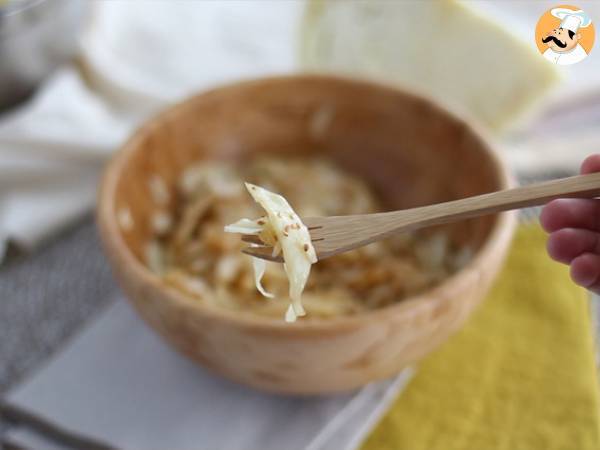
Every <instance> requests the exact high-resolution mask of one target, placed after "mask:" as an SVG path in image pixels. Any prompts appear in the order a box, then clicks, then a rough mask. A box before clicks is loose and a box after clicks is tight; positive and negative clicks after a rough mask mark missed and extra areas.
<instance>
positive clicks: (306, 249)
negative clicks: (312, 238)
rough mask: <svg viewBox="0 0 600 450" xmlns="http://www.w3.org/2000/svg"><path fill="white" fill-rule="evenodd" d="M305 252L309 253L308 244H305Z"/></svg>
mask: <svg viewBox="0 0 600 450" xmlns="http://www.w3.org/2000/svg"><path fill="white" fill-rule="evenodd" d="M304 251H305V252H307V251H308V244H304Z"/></svg>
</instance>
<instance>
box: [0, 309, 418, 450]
mask: <svg viewBox="0 0 600 450" xmlns="http://www.w3.org/2000/svg"><path fill="white" fill-rule="evenodd" d="M410 376H411V371H410V370H406V371H404V372H403V373H402V374H401V375H399V376H398V377H397V378H395V379H393V380H389V381H385V382H381V383H374V384H371V385H368V386H366V387H365V388H363V389H361V390H359V391H357V392H355V393H349V394H343V395H335V396H330V397H304V398H303V397H286V396H278V395H273V394H267V393H264V392H259V391H256V390H253V389H250V388H246V387H244V386H241V385H238V384H235V383H233V382H230V381H227V380H225V379H223V378H221V377H219V376H217V375H213V374H212V373H209V372H208V371H205V370H204V369H202V368H200V367H198V366H196V365H194V364H193V363H192V362H190V361H188V360H187V359H185V358H183V357H182V356H180V355H179V354H177V353H176V352H174V351H173V350H172V349H171V348H170V347H168V346H167V345H166V344H165V343H164V342H163V341H162V340H161V339H160V338H159V337H158V336H157V335H156V334H155V333H154V332H152V331H151V330H150V329H149V328H148V327H147V326H146V325H145V324H143V323H142V321H141V320H140V319H139V318H138V317H137V316H135V315H134V313H133V311H132V310H131V308H130V307H129V305H127V304H126V303H125V302H124V301H122V300H120V299H119V300H118V301H117V302H116V303H114V304H113V305H111V306H110V307H109V308H108V309H107V310H106V312H105V313H103V314H102V315H101V316H100V317H99V318H98V319H97V320H96V321H95V322H94V323H93V324H91V325H90V326H88V328H86V329H85V330H84V331H83V332H82V333H81V334H80V335H79V336H78V337H76V338H75V339H74V340H73V341H72V342H71V344H69V345H67V347H66V348H65V349H64V350H63V351H62V352H60V353H59V354H58V355H57V356H55V357H53V358H52V360H51V361H50V362H49V363H48V364H47V365H46V366H45V367H44V368H42V370H41V371H39V372H38V373H36V374H35V375H34V376H33V377H32V378H30V379H29V380H26V381H25V382H24V383H22V384H21V385H20V386H18V387H16V388H15V389H14V390H12V391H11V392H9V393H8V395H7V400H8V401H9V402H10V403H11V404H13V405H16V406H18V407H20V408H23V409H25V410H27V411H29V412H33V413H35V414H37V415H39V416H41V417H43V418H46V419H47V420H49V421H51V422H53V423H54V424H55V425H58V426H59V427H61V428H63V429H66V430H70V431H72V432H75V433H78V434H80V435H83V436H86V437H88V438H91V439H95V440H97V441H99V442H102V443H105V444H108V445H110V446H112V447H115V448H119V449H128V450H136V449H140V450H142V449H143V450H151V449H166V448H168V449H172V450H179V449H181V450H189V449H211V450H220V449H223V450H255V449H261V450H280V449H286V450H300V449H306V450H351V449H355V448H356V447H357V446H358V445H360V443H361V442H362V440H363V439H364V438H365V437H366V435H367V434H368V432H369V431H370V429H371V428H372V426H373V425H374V424H375V423H377V421H378V420H379V418H380V416H381V415H382V414H383V413H384V412H385V411H386V410H387V408H388V406H389V404H390V402H391V401H392V400H393V399H394V398H395V397H396V395H397V394H398V392H399V391H400V390H401V389H402V388H403V387H404V385H405V383H406V382H407V381H408V379H409V378H410ZM6 439H7V440H9V441H10V442H13V443H15V444H19V445H21V446H23V447H24V448H49V446H50V443H48V442H46V441H45V440H43V439H42V438H41V437H40V436H38V435H35V434H34V433H32V432H31V431H30V430H26V429H20V428H16V429H13V430H9V431H8V433H7V435H6ZM44 442H45V444H44Z"/></svg>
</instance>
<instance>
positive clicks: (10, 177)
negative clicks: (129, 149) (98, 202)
mask: <svg viewBox="0 0 600 450" xmlns="http://www.w3.org/2000/svg"><path fill="white" fill-rule="evenodd" d="M93 6H94V8H93V11H92V12H93V14H92V21H91V24H90V26H89V27H88V29H87V31H86V33H85V34H84V36H82V39H81V54H80V63H81V64H80V65H79V66H82V67H83V70H81V69H80V68H79V66H76V65H72V66H69V67H66V68H64V69H63V70H61V71H59V72H58V73H56V74H55V75H54V76H53V77H52V78H51V79H49V80H48V81H47V83H46V84H45V86H44V87H43V88H42V89H41V91H40V92H39V93H38V94H37V96H36V98H35V99H34V100H33V101H31V102H29V103H28V104H26V105H24V106H23V107H21V108H20V109H19V110H17V111H16V112H11V113H10V114H8V115H4V116H3V117H1V118H0V261H1V260H2V255H3V253H4V247H5V245H6V242H7V241H9V240H11V241H14V242H15V243H16V244H18V245H19V246H22V247H25V248H27V247H31V246H33V245H35V244H37V243H38V242H39V241H40V240H41V239H42V238H44V237H46V236H48V235H50V234H52V233H53V232H54V231H57V230H59V229H60V228H62V227H63V226H64V225H65V224H67V223H69V222H71V221H72V220H73V219H74V218H76V217H77V216H79V215H80V214H82V213H84V212H86V211H89V209H90V208H91V207H92V205H93V203H94V196H95V190H96V184H97V179H98V175H99V172H100V169H101V167H102V165H103V163H104V162H105V161H106V160H107V158H108V157H109V155H110V154H111V153H112V152H113V151H114V150H115V149H116V148H117V147H118V146H119V145H120V144H121V143H122V142H123V141H124V140H125V139H126V138H127V136H128V135H129V134H130V133H131V132H132V131H133V129H134V128H135V127H136V126H137V125H138V124H139V123H140V122H141V121H142V120H143V119H145V118H146V117H148V116H149V115H151V114H153V113H155V112H156V111H157V110H158V109H160V108H163V107H165V106H167V105H168V104H169V103H172V102H174V101H177V100H179V99H181V98H182V97H185V96H186V95H189V94H190V93H192V92H195V91H198V90H202V89H205V88H208V87H211V86H214V85H217V84H220V83H225V82H228V81H234V80H236V79H239V78H244V77H257V76H260V75H266V74H277V73H286V72H290V71H292V70H293V69H294V68H295V55H294V49H295V48H296V45H295V39H296V35H297V29H296V28H297V26H298V25H299V17H300V15H301V10H302V6H303V2H302V1H301V0H292V1H286V2H276V1H264V2H263V1H261V2H252V1H244V0H236V1H227V2H218V1H214V2H213V1H209V2H201V3H200V2H182V1H170V0H162V1H153V2H141V1H139V2H126V1H111V2H103V1H94V3H93Z"/></svg>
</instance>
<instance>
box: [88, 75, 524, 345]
mask: <svg viewBox="0 0 600 450" xmlns="http://www.w3.org/2000/svg"><path fill="white" fill-rule="evenodd" d="M299 80H304V81H321V82H323V81H324V82H329V83H340V82H341V83H345V84H347V85H355V86H357V87H361V86H362V87H367V88H376V89H378V90H388V91H389V92H390V94H393V95H401V96H403V97H408V98H414V99H416V100H419V101H421V102H423V104H426V105H427V107H429V108H432V109H434V110H437V111H438V112H440V113H441V114H442V115H446V116H448V118H449V119H451V120H453V121H454V122H456V123H457V124H459V125H462V126H463V127H465V129H467V130H469V132H470V133H471V134H472V135H473V136H476V137H478V138H479V139H480V140H481V142H482V143H483V145H482V149H483V150H484V152H485V153H486V155H487V157H488V158H489V159H490V160H491V163H492V166H493V171H494V172H495V173H496V176H497V177H498V180H499V181H500V184H501V188H502V189H506V188H508V187H510V186H512V185H513V184H514V180H513V177H512V176H511V174H510V172H509V170H508V168H507V166H506V164H505V163H504V161H503V160H502V158H501V157H500V155H499V153H498V150H497V149H496V147H495V145H494V144H493V140H492V139H491V138H490V136H489V133H487V132H486V131H485V130H483V129H482V127H481V126H480V125H479V123H478V122H477V121H476V120H473V119H472V118H471V117H470V115H469V114H466V113H465V112H464V111H461V112H460V114H457V113H456V108H450V107H448V106H447V105H441V104H440V103H439V102H437V101H434V100H433V99H432V98H430V97H429V96H427V95H423V94H422V93H418V94H414V93H412V92H409V91H408V90H406V89H403V88H402V87H398V86H396V85H392V84H388V83H384V82H378V81H372V80H367V79H364V78H358V77H350V76H340V75H330V74H322V73H299V74H288V75H275V76H268V77H259V78H251V79H247V80H242V81H237V82H232V83H226V84H223V85H220V86H217V87H214V88H211V89H207V90H203V91H200V92H198V93H195V94H192V95H190V96H189V97H187V98H186V99H184V100H183V101H181V102H178V103H176V104H174V105H172V106H170V107H168V108H166V109H164V110H162V111H161V112H159V113H158V114H155V115H154V116H153V117H151V118H150V119H149V120H147V121H145V122H144V123H143V124H142V125H141V126H139V127H138V128H137V129H136V130H135V131H134V132H133V133H132V134H131V136H130V137H129V138H128V139H127V140H126V141H125V143H124V144H123V145H122V146H121V147H120V148H119V149H118V150H117V152H116V153H115V154H114V155H113V156H112V158H111V160H110V161H109V163H108V164H107V165H106V168H105V169H104V173H103V175H102V178H101V181H100V186H99V189H98V203H97V208H96V220H97V223H98V225H99V229H100V235H101V238H102V241H103V245H104V248H105V254H108V256H109V259H110V260H111V266H112V268H113V270H118V267H122V266H125V267H128V274H126V276H132V277H136V278H137V279H138V280H139V281H140V282H141V283H142V284H144V285H146V286H147V287H151V288H152V289H153V290H157V291H160V292H161V294H162V295H163V297H164V301H167V302H174V303H176V304H177V305H178V306H180V307H182V308H185V309H192V310H195V311H198V312H199V313H201V314H203V315H204V316H206V317H208V318H210V319H215V320H219V321H221V322H227V323H229V324H231V325H235V326H241V327H251V328H257V327H259V328H263V329H265V330H268V331H273V332H283V333H288V334H303V333H304V332H306V331H309V330H310V331H319V332H326V333H327V332H331V333H336V332H338V331H340V330H352V329H355V328H356V327H358V326H362V325H363V324H364V323H365V322H370V321H373V322H379V323H382V320H383V319H385V318H386V317H388V318H389V317H398V316H399V315H402V314H409V315H411V316H413V315H415V314H416V313H417V311H418V310H425V309H429V310H432V309H434V308H436V307H437V305H438V304H439V303H440V302H443V301H445V300H446V297H447V296H446V295H444V294H443V292H446V291H448V290H454V289H455V288H456V287H459V286H460V285H461V284H462V283H463V282H465V281H466V279H467V278H468V277H469V276H471V275H470V274H471V273H472V272H478V269H477V267H480V266H481V265H482V264H485V262H486V261H487V260H489V259H490V257H493V256H494V254H495V253H496V252H502V251H503V250H504V249H505V248H506V247H508V244H509V243H510V241H511V239H512V236H513V234H514V233H513V232H514V230H515V228H516V224H517V220H516V217H517V216H516V212H515V211H508V212H503V213H499V214H497V215H496V218H495V221H494V223H493V225H492V229H491V230H490V232H489V235H488V236H487V238H486V239H485V241H484V242H483V244H482V246H481V247H480V248H479V249H478V250H477V252H476V253H475V254H474V257H473V258H472V259H471V261H469V263H468V264H467V265H466V266H465V267H463V268H462V269H460V270H459V271H457V272H455V273H453V274H452V275H450V276H449V277H447V278H445V279H443V281H442V282H440V283H439V284H437V285H435V286H433V287H432V288H429V289H427V290H425V291H423V292H421V293H420V294H418V295H415V296H411V297H407V298H405V299H403V300H402V301H399V302H397V303H394V304H392V305H389V306H385V307H383V308H378V309H373V310H367V311H364V312H361V313H360V314H356V315H347V316H335V317H330V318H319V317H316V318H312V319H311V320H310V321H303V320H299V321H297V322H295V323H288V322H285V321H283V320H282V319H275V318H273V317H269V316H261V315H259V314H256V313H253V312H249V311H235V310H229V309H227V308H221V307H214V306H211V305H207V304H206V303H204V302H202V301H198V300H196V299H194V298H192V297H191V296H188V295H186V294H185V293H183V292H182V291H180V290H178V289H176V288H174V287H171V286H169V285H167V284H166V283H165V282H164V281H163V280H162V279H161V277H160V276H159V275H156V274H154V273H153V272H152V271H151V270H150V269H149V268H147V267H146V265H145V264H143V262H142V261H139V260H138V259H137V258H136V257H135V255H134V254H133V252H132V251H131V250H130V249H129V247H128V245H127V244H126V243H125V240H124V239H123V235H122V231H121V229H120V227H119V225H118V221H117V211H116V207H115V202H114V199H115V197H116V195H115V190H116V187H117V184H118V182H119V179H120V175H121V173H122V171H123V169H124V167H125V166H126V164H127V162H128V161H129V158H130V157H131V156H132V155H133V154H134V153H135V152H136V150H137V149H138V143H139V142H140V141H141V140H142V139H143V137H144V136H145V135H146V134H147V133H149V132H151V131H152V130H153V129H154V128H156V127H157V126H158V125H159V124H160V123H161V122H162V121H163V120H164V118H166V117H168V116H170V115H174V114H178V113H179V112H181V111H183V110H185V109H187V108H189V107H190V106H191V105H193V104H194V103H195V102H196V101H198V99H200V98H202V97H204V96H207V95H213V94H215V93H218V92H219V91H222V90H227V89H230V88H240V87H244V86H253V85H254V86H259V85H268V84H270V83H273V82H286V81H288V82H289V81H299ZM113 258H118V259H119V260H120V261H119V262H120V264H118V265H117V264H114V262H115V261H114V259H113ZM123 294H124V296H125V297H126V298H127V300H128V301H129V302H131V303H133V304H134V305H135V304H136V303H135V302H134V301H133V300H131V299H129V298H128V297H129V294H128V293H127V292H123ZM419 312H424V311H419Z"/></svg>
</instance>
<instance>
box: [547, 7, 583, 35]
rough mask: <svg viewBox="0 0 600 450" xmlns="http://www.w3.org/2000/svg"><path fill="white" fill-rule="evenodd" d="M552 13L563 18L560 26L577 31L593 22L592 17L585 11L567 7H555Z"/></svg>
mask: <svg viewBox="0 0 600 450" xmlns="http://www.w3.org/2000/svg"><path fill="white" fill-rule="evenodd" d="M550 13H551V14H552V15H553V16H554V17H557V18H559V19H560V20H561V23H560V27H561V28H563V29H565V30H571V31H572V32H573V33H576V32H577V30H578V29H579V28H585V27H587V26H589V25H590V23H592V19H590V16H588V15H587V14H586V13H585V11H582V10H581V9H580V10H577V11H573V10H572V9H567V8H554V9H553V10H552V11H550Z"/></svg>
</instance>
